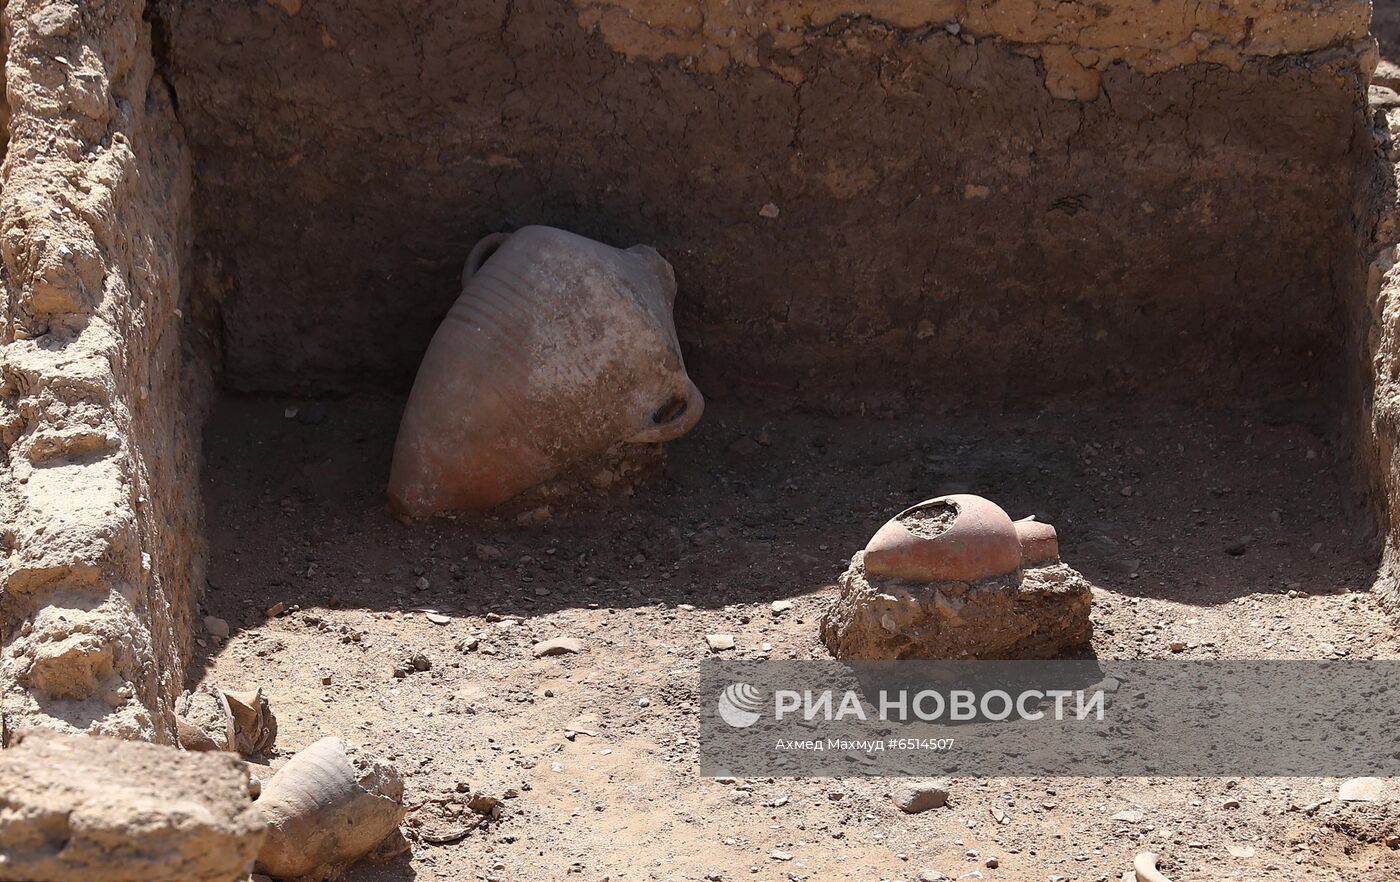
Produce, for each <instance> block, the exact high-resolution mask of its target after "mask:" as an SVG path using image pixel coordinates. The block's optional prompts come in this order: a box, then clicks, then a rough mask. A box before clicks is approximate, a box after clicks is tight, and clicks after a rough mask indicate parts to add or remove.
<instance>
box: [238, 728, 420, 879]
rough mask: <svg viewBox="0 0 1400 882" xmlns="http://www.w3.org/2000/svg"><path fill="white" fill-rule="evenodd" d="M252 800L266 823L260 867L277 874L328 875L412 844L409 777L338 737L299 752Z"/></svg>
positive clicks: (283, 876)
mask: <svg viewBox="0 0 1400 882" xmlns="http://www.w3.org/2000/svg"><path fill="white" fill-rule="evenodd" d="M253 805H254V806H255V807H256V808H257V809H258V810H259V811H260V812H261V813H262V817H263V819H264V820H265V821H266V822H267V839H266V840H265V841H264V842H263V846H262V850H261V851H260V852H259V853H258V860H257V869H258V871H259V872H262V873H266V874H268V875H269V876H272V877H274V878H277V879H282V880H292V882H321V880H323V879H329V878H333V877H334V876H336V875H337V874H339V873H340V872H341V871H342V870H344V869H345V868H346V867H349V866H350V865H351V864H354V863H356V862H357V861H359V860H361V859H364V858H370V859H375V858H389V857H392V856H394V855H395V854H398V853H401V852H402V851H403V850H404V848H406V843H404V842H403V838H402V836H401V835H400V833H399V822H400V821H402V820H403V816H404V805H403V778H402V777H400V775H399V772H398V770H397V769H395V768H394V767H393V766H391V765H389V764H388V763H386V762H383V761H382V760H379V759H377V758H376V757H373V756H371V755H369V754H367V753H365V752H364V751H362V750H359V749H358V748H356V747H354V746H352V745H350V744H348V743H346V742H344V741H342V740H341V739H339V738H334V737H330V738H322V739H321V740H320V741H317V742H316V743H314V744H312V745H311V746H310V747H307V748H306V749H305V750H302V751H301V752H299V753H298V754H297V755H296V756H293V757H292V758H291V759H290V760H288V761H287V764H286V765H285V766H283V767H282V768H281V769H279V770H278V771H277V774H275V775H273V776H272V778H271V779H270V780H268V781H267V782H266V783H265V784H264V785H263V791H262V795H261V796H259V797H258V799H257V801H256V802H254V803H253Z"/></svg>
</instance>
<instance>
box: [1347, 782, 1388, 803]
mask: <svg viewBox="0 0 1400 882" xmlns="http://www.w3.org/2000/svg"><path fill="white" fill-rule="evenodd" d="M1384 789H1385V782H1384V781H1382V780H1381V779H1380V778H1351V779H1350V780H1347V781H1343V782H1342V786H1341V787H1338V788H1337V798H1338V799H1340V800H1341V801H1342V802H1380V801H1381V800H1382V799H1383V798H1384V795H1383V793H1382V791H1383V790H1384Z"/></svg>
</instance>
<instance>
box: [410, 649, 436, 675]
mask: <svg viewBox="0 0 1400 882" xmlns="http://www.w3.org/2000/svg"><path fill="white" fill-rule="evenodd" d="M409 664H411V665H413V669H414V670H415V671H431V670H432V669H433V663H432V661H431V660H430V659H429V658H428V657H427V656H426V655H424V654H423V653H421V652H415V653H414V654H413V658H412V659H410V660H409Z"/></svg>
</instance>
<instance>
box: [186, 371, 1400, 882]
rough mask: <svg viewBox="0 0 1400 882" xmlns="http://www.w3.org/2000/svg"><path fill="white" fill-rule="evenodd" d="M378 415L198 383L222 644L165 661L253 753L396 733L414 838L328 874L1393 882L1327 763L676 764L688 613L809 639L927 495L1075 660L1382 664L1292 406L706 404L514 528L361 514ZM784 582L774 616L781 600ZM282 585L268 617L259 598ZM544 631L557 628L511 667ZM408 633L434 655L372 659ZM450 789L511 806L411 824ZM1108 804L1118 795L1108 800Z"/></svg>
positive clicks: (683, 730)
mask: <svg viewBox="0 0 1400 882" xmlns="http://www.w3.org/2000/svg"><path fill="white" fill-rule="evenodd" d="M400 405H401V403H400V402H399V401H398V400H396V399H378V398H358V399H342V400H327V401H320V402H314V403H312V402H305V401H299V402H298V401H289V400H283V399H278V400H268V399H252V400H225V401H224V402H223V403H222V404H221V405H220V407H219V408H218V409H217V410H216V412H215V415H214V420H213V422H212V424H211V426H210V428H209V431H208V435H207V447H206V455H207V468H206V483H205V491H206V493H207V501H208V511H209V523H210V533H211V546H212V568H211V576H210V579H211V587H210V589H209V591H208V594H207V603H208V611H209V612H210V613H212V614H214V615H217V616H221V617H224V618H226V619H227V620H228V621H229V623H230V624H231V625H232V627H233V635H232V637H231V638H230V640H229V641H228V642H227V644H224V645H216V644H215V642H213V641H212V640H210V638H208V637H207V636H204V637H203V638H202V639H203V641H204V642H205V644H206V647H207V654H206V657H205V658H203V659H202V666H201V665H200V664H197V665H196V668H195V671H194V672H193V673H192V676H191V682H192V683H193V682H196V681H198V680H200V679H201V678H204V679H208V680H210V681H212V682H214V683H218V684H221V685H225V686H232V687H252V686H263V687H264V688H266V689H267V690H268V693H269V696H270V698H271V700H272V702H273V705H274V709H275V711H276V713H277V715H278V719H279V722H280V728H281V735H280V738H279V746H280V749H281V751H282V754H281V755H280V756H278V757H275V758H274V760H273V762H274V764H277V763H280V762H282V761H283V760H285V757H286V756H287V755H289V754H290V753H291V752H292V751H294V750H295V749H297V748H300V747H302V746H305V745H306V744H309V743H310V742H311V741H313V740H315V739H316V738H318V737H321V736H323V735H330V734H335V735H341V736H343V737H346V738H349V739H351V740H353V741H357V742H360V743H363V744H365V745H366V746H368V747H371V748H372V749H374V750H375V751H377V752H379V753H382V754H384V755H386V756H389V757H392V758H393V760H394V761H395V762H396V763H397V764H398V765H399V767H400V768H401V769H402V770H403V771H404V773H405V776H406V778H407V782H408V789H409V799H410V801H411V802H414V803H424V806H425V807H424V808H421V809H419V811H418V812H415V813H414V815H413V816H411V817H413V818H415V819H416V820H417V822H418V823H419V824H421V825H423V826H421V827H420V828H418V829H417V831H416V832H417V833H418V835H419V838H420V841H419V842H418V843H417V844H416V845H415V847H414V851H413V854H412V856H411V857H405V858H402V859H400V860H399V861H397V862H394V863H390V864H387V865H383V866H378V867H372V866H362V867H359V868H357V869H355V870H354V871H353V872H352V873H351V875H350V878H351V879H352V880H357V882H367V880H407V879H417V880H428V879H444V880H446V879H463V878H477V879H492V878H494V879H501V880H506V879H527V880H555V879H562V878H566V877H569V878H580V879H585V880H600V879H603V878H609V879H612V880H619V879H636V880H643V879H656V880H662V879H665V880H672V879H694V880H699V879H704V878H713V876H710V875H708V874H719V878H723V879H756V880H786V879H807V880H821V879H830V878H835V877H838V876H851V877H852V878H860V879H872V880H873V879H904V880H912V879H917V878H918V875H919V873H920V872H922V871H924V870H935V871H937V872H941V873H943V874H946V875H948V876H950V877H954V878H956V877H958V876H960V875H962V874H964V873H968V872H972V871H974V870H976V871H980V872H981V873H982V874H983V878H984V879H992V880H995V879H1005V880H1017V882H1019V880H1040V882H1044V880H1047V879H1049V878H1051V877H1052V876H1056V875H1058V876H1062V877H1065V878H1067V879H1071V880H1075V882H1080V880H1102V879H1113V880H1116V879H1118V877H1119V876H1120V875H1121V873H1122V872H1123V870H1124V869H1126V868H1127V867H1128V866H1129V865H1130V862H1131V859H1132V857H1133V855H1134V854H1136V853H1137V852H1139V851H1143V850H1152V851H1157V852H1159V853H1161V854H1162V855H1163V869H1164V870H1165V871H1166V872H1167V874H1168V876H1169V877H1171V878H1174V879H1185V880H1191V879H1210V880H1218V879H1239V880H1242V882H1243V880H1254V879H1260V878H1268V879H1282V880H1295V879H1296V880H1300V882H1301V880H1309V882H1313V880H1338V882H1340V880H1348V882H1355V880H1372V882H1381V880H1390V879H1392V878H1393V876H1394V868H1395V866H1396V865H1397V861H1398V860H1400V856H1398V855H1397V852H1396V851H1394V850H1393V849H1390V848H1387V847H1386V846H1384V845H1382V844H1381V843H1380V839H1379V838H1378V837H1379V835H1380V831H1383V830H1384V829H1385V825H1387V824H1389V825H1391V826H1392V827H1393V826H1394V823H1395V819H1394V817H1393V815H1391V816H1390V817H1389V818H1388V819H1387V818H1386V817H1383V816H1382V817H1378V816H1376V815H1375V813H1374V812H1373V813H1371V814H1367V813H1366V811H1365V810H1363V809H1358V808H1354V807H1349V806H1344V807H1339V806H1337V805H1335V804H1332V803H1328V804H1324V805H1323V806H1321V807H1318V808H1316V809H1315V811H1314V812H1313V813H1307V812H1304V811H1302V810H1301V809H1302V808H1303V807H1309V806H1312V805H1313V804H1314V803H1317V802H1319V801H1320V800H1323V799H1326V798H1328V797H1331V796H1333V795H1335V793H1336V788H1337V784H1338V782H1337V781H1336V780H1334V779H1239V780H1219V779H1194V778H1190V779H1187V778H1157V779H1146V778H1143V779H1138V778H1125V779H1100V778H1092V779H1037V778H1008V779H989V780H973V779H966V778H954V779H952V781H951V792H952V795H951V798H950V804H949V807H948V808H945V809H939V810H934V811H930V812H927V813H924V814H920V815H904V814H902V813H900V812H899V810H898V809H896V808H895V806H894V805H893V803H892V802H891V801H890V798H889V794H890V792H891V791H893V790H894V789H895V788H896V787H897V786H898V785H899V784H900V783H901V782H899V781H890V780H885V781H882V780H860V779H818V780H783V779H772V780H769V779H755V780H741V781H738V782H733V783H721V782H717V781H713V780H706V779H701V778H699V777H698V776H697V773H696V767H695V756H696V745H695V743H694V731H695V725H696V716H695V715H696V713H697V708H696V706H695V700H696V696H695V694H694V688H695V674H694V671H695V665H696V664H697V660H698V659H699V658H701V657H704V656H705V655H706V654H708V653H709V649H708V648H707V646H706V643H705V635H706V634H709V633H717V632H723V633H732V634H733V635H734V636H735V638H736V643H737V646H736V649H735V650H734V654H736V655H738V656H740V657H758V656H760V655H763V654H765V651H764V650H763V645H764V644H769V645H770V646H771V649H770V650H768V651H767V652H766V654H767V655H769V656H771V657H774V658H788V657H798V658H806V657H825V651H824V649H823V648H822V647H821V645H820V643H819V642H818V640H817V634H816V620H817V616H818V613H819V611H820V609H821V608H822V606H823V604H825V603H826V602H827V601H828V600H829V599H830V598H831V597H832V596H833V593H834V587H833V583H834V580H835V578H836V576H837V575H838V574H839V573H840V572H841V570H842V569H843V568H844V566H845V564H846V561H847V558H848V557H849V555H850V554H851V553H852V552H853V551H855V550H856V549H858V548H860V547H862V546H863V545H864V543H865V541H866V540H867V539H868V538H869V536H870V534H871V533H872V532H873V531H874V530H875V529H876V528H877V527H878V526H879V525H880V524H881V523H883V522H884V520H886V519H887V518H888V517H890V516H891V515H892V514H894V513H896V512H898V511H900V510H901V509H903V508H905V507H907V506H908V505H910V504H912V503H913V502H917V501H919V500H920V499H924V498H928V497H931V496H934V495H937V494H940V493H946V492H956V491H965V492H976V493H980V494H983V495H986V496H988V497H990V498H991V499H993V500H995V501H997V502H998V503H1000V504H1001V505H1003V506H1004V507H1005V508H1006V509H1007V511H1008V512H1009V513H1010V514H1011V515H1012V516H1013V517H1020V516H1023V515H1026V514H1031V513H1034V514H1035V515H1037V517H1038V518H1040V519H1042V520H1046V521H1049V522H1050V523H1053V524H1054V525H1055V526H1056V527H1057V528H1058V529H1059V532H1060V537H1061V549H1062V553H1063V556H1064V559H1065V560H1066V561H1067V562H1069V563H1070V564H1071V565H1073V566H1075V567H1076V568H1078V569H1080V570H1081V571H1082V572H1083V573H1084V574H1085V576H1086V577H1087V578H1089V579H1090V580H1091V581H1092V582H1093V583H1094V586H1095V591H1094V593H1095V608H1094V611H1093V620H1094V625H1095V636H1094V644H1093V650H1094V652H1095V653H1096V654H1098V655H1099V656H1102V657H1168V656H1170V655H1171V650H1170V648H1169V647H1170V644H1171V643H1172V642H1181V643H1184V644H1185V648H1184V651H1183V653H1182V656H1181V657H1186V658H1230V657H1241V658H1252V657H1278V658H1322V657H1336V658H1373V657H1374V658H1396V657H1400V642H1398V641H1397V639H1396V637H1395V636H1394V635H1395V633H1396V628H1395V623H1394V620H1393V619H1392V618H1387V616H1386V614H1385V613H1383V612H1382V611H1381V610H1380V608H1379V605H1378V603H1377V601H1376V599H1375V598H1374V597H1373V596H1372V595H1371V594H1370V593H1368V592H1367V590H1366V589H1367V588H1368V587H1369V585H1370V581H1371V578H1372V577H1373V575H1374V572H1375V563H1374V556H1375V555H1374V544H1373V541H1372V539H1371V538H1370V537H1369V536H1368V535H1366V533H1365V531H1364V529H1361V528H1360V527H1361V525H1362V524H1364V523H1365V518H1364V517H1363V516H1362V515H1363V512H1362V511H1361V509H1360V508H1359V507H1358V506H1359V500H1358V499H1357V497H1356V496H1355V495H1354V494H1353V493H1352V492H1351V491H1350V489H1349V487H1350V485H1349V478H1348V476H1349V475H1350V471H1349V466H1348V464H1347V463H1345V462H1342V461H1339V460H1338V458H1337V450H1336V448H1335V447H1334V445H1333V441H1332V439H1331V438H1330V437H1328V436H1326V435H1324V434H1320V432H1321V431H1322V428H1321V427H1323V426H1326V425H1327V423H1328V420H1327V418H1326V417H1325V415H1324V414H1322V413H1320V412H1319V411H1317V410H1316V409H1315V408H1312V407H1309V406H1289V407H1280V406H1274V407H1267V408H1251V407H1245V406H1241V407H1237V408H1236V409H1234V410H1233V411H1231V412H1228V413H1226V412H1218V413H1209V412H1207V413H1201V412H1199V411H1197V412H1194V413H1190V412H1183V411H1173V410H1163V409H1160V408H1158V409H1154V410H1142V411H1136V412H1135V411H1130V410H1123V409H1119V410H1114V411H1107V412H1092V413H1087V414H1084V415H1083V416H1082V418H1080V419H1077V418H1076V417H1075V416H1074V415H1072V414H1067V413H1060V412H1054V411H1047V412H1044V413H1041V414H1039V415H1036V414H1010V415H1008V416H1005V417H997V418H995V419H979V418H951V417H939V418H919V419H913V418H911V419H899V420H875V419H869V420H858V419H831V418H818V417H809V416H799V415H777V416H774V415H772V414H770V413H766V412H763V411H759V410H745V409H742V408H735V407H730V406H725V405H719V406H717V407H715V408H713V409H712V410H711V411H709V412H708V413H707V415H706V418H705V420H704V421H702V423H701V425H700V426H699V427H698V428H697V429H696V430H695V432H693V433H692V434H691V435H689V436H687V437H686V438H684V439H682V440H681V441H680V442H678V443H676V444H673V445H671V447H670V450H669V461H670V465H669V473H668V475H667V476H666V477H664V478H662V479H659V480H658V481H656V482H654V483H652V484H649V485H643V486H642V487H641V488H640V489H639V490H638V492H637V494H636V495H635V496H634V497H632V498H613V499H607V498H597V499H593V500H589V501H585V502H582V503H580V505H579V506H578V507H577V508H575V509H573V510H568V511H565V510H556V511H555V512H554V516H553V518H552V519H551V520H550V521H549V522H547V523H545V524H542V525H539V526H535V527H530V528H522V527H518V526H516V525H515V523H514V520H513V518H510V517H503V518H500V519H495V520H492V519H480V518H463V519H459V520H455V521H450V520H439V521H434V522H431V523H428V524H422V525H407V524H403V523H400V522H399V521H397V520H395V519H393V518H392V517H390V516H389V515H388V514H387V513H386V511H385V509H384V505H383V496H382V494H383V484H384V479H385V475H386V474H387V467H388V456H389V451H390V448H391V445H392V441H393V434H394V428H395V425H396V421H397V417H398V412H399V407H400ZM289 406H292V407H296V408H298V411H297V418H292V419H288V418H286V417H285V415H284V414H285V413H286V412H287V410H286V408H288V407H289ZM745 438H747V439H749V440H748V441H746V442H742V443H736V442H740V441H741V439H745ZM1290 592H1291V594H1290ZM778 599H790V600H792V601H793V604H794V605H793V608H792V609H791V610H789V611H787V612H783V613H781V614H780V615H775V614H774V613H773V612H772V611H771V609H770V604H771V602H772V601H774V600H778ZM274 603H283V604H286V605H287V606H288V609H289V611H288V612H284V613H283V614H282V615H280V616H279V617H276V618H273V619H270V620H269V619H267V618H266V616H265V613H264V610H265V609H266V608H268V607H270V606H272V605H273V604H274ZM420 609H433V610H437V611H438V612H440V613H441V614H443V615H445V616H447V617H448V618H449V620H450V621H449V624H447V625H439V624H435V623H433V622H432V621H429V620H428V619H427V618H426V617H425V615H424V614H422V613H420V612H415V611H414V610H420ZM517 617H518V618H517ZM507 623H510V624H507ZM557 636H567V637H573V638H577V639H579V640H582V641H583V642H584V644H585V647H584V651H583V652H581V653H578V654H574V655H561V656H552V657H547V658H534V657H533V656H532V654H531V647H532V646H533V644H534V643H535V642H536V641H539V640H546V639H550V638H553V637H557ZM472 638H475V641H476V645H475V648H474V649H470V650H468V651H462V650H460V649H458V648H457V647H458V646H459V644H461V643H462V642H463V641H464V640H465V641H467V643H468V644H470V643H471V641H472ZM418 653H421V654H422V655H424V656H425V657H426V658H427V659H428V660H429V661H430V662H431V669H430V670H427V671H422V672H414V673H409V674H407V675H406V676H405V677H403V678H395V677H394V675H393V668H394V667H395V665H397V664H402V663H403V662H404V661H406V660H408V659H409V658H410V657H411V656H412V655H414V654H418ZM201 667H202V669H201ZM327 677H328V678H329V680H330V683H329V685H323V682H322V681H323V678H327ZM643 699H645V706H643ZM566 731H569V732H572V733H574V734H573V737H572V738H570V737H568V736H567V735H566ZM586 732H587V733H593V734H584V733H586ZM556 769H557V770H556ZM459 782H464V783H466V784H469V785H470V787H471V788H472V789H473V790H476V791H484V792H486V793H489V794H494V795H496V796H503V795H508V793H509V792H510V791H515V795H513V796H511V797H510V798H507V799H505V814H504V817H503V818H502V820H501V821H500V822H499V823H498V824H495V825H491V826H489V827H487V828H485V829H475V830H472V831H471V832H470V833H468V834H466V835H465V836H464V837H463V838H461V839H460V840H458V841H456V842H452V843H450V844H431V843H429V842H427V841H426V840H427V839H428V838H433V839H437V840H441V839H443V838H444V837H443V835H442V834H441V828H442V826H443V825H444V824H447V825H448V826H449V827H450V825H451V822H452V821H453V818H452V817H451V816H450V815H444V814H442V813H441V811H440V809H439V808H438V807H439V806H441V805H444V804H445V803H444V802H442V801H427V800H447V801H450V799H451V796H452V794H453V793H454V792H455V789H456V786H457V784H458V783H459ZM1229 800H1237V801H1238V802H1239V807H1238V808H1225V807H1224V806H1225V804H1226V802H1227V801H1229ZM424 801H427V802H424ZM1124 811H1133V812H1139V813H1140V814H1141V819H1140V820H1132V821H1118V820H1113V816H1114V815H1115V814H1118V813H1120V812H1124ZM998 813H1004V816H1005V818H1006V822H1005V823H1004V824H1003V823H1000V822H999V821H998V818H1000V817H1002V814H998ZM1342 831H1346V832H1342ZM1392 832H1394V831H1392ZM454 835H455V834H454ZM1368 836H1369V837H1371V838H1372V840H1373V841H1371V842H1367V841H1365V839H1366V837H1368ZM447 838H451V837H450V836H448V837H447ZM1231 847H1234V848H1235V850H1236V852H1238V853H1240V854H1246V853H1248V854H1251V855H1252V856H1249V857H1237V856H1234V855H1233V854H1232V853H1231V851H1230V849H1231ZM969 850H974V851H976V852H978V856H977V857H976V858H971V857H968V856H967V852H968V851H969ZM774 851H779V852H782V853H785V854H789V855H791V859H790V860H779V859H775V858H774V857H773V856H772V854H773V852H774ZM989 857H996V858H997V859H998V861H999V866H998V867H997V868H996V869H990V868H987V867H986V866H984V862H985V860H986V859H987V858H989ZM751 868H756V869H751Z"/></svg>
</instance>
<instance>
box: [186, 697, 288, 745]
mask: <svg viewBox="0 0 1400 882" xmlns="http://www.w3.org/2000/svg"><path fill="white" fill-rule="evenodd" d="M175 723H176V727H177V737H178V738H179V741H180V746H181V747H183V748H184V749H185V750H197V751H204V750H230V751H233V752H235V753H238V754H241V755H242V756H258V755H260V754H264V753H266V752H267V751H269V750H271V749H272V746H273V744H275V743H276V741H277V717H275V716H273V713H272V706H271V705H270V704H269V703H268V700H267V698H266V697H265V696H264V695H263V693H262V690H261V689H256V690H253V691H246V692H245V691H232V692H230V691H225V690H222V689H218V688H215V687H213V686H202V687H200V688H199V689H196V690H195V691H194V692H189V693H186V694H185V696H184V698H183V699H182V701H181V706H180V713H179V715H178V716H176V718H175Z"/></svg>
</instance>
